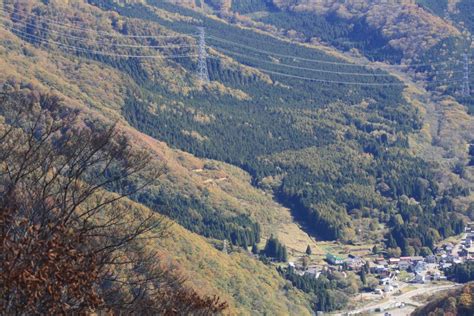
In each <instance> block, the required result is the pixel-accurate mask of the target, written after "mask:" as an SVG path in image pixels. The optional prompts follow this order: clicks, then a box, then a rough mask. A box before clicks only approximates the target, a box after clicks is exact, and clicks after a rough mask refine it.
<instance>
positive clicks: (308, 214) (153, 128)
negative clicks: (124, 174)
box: [91, 0, 463, 253]
mask: <svg viewBox="0 0 474 316" xmlns="http://www.w3.org/2000/svg"><path fill="white" fill-rule="evenodd" d="M91 3H94V4H96V5H99V6H101V7H103V8H106V9H114V10H117V11H118V12H120V13H121V14H124V15H127V16H132V17H135V16H136V17H138V16H140V17H141V18H143V19H147V20H152V21H155V22H158V23H160V24H163V25H165V26H167V27H169V28H171V29H174V30H176V31H180V32H193V29H192V28H190V27H189V26H187V25H184V24H183V23H178V22H173V21H168V20H165V19H163V18H161V17H160V16H159V15H156V14H155V13H153V12H151V11H150V10H148V8H146V7H144V6H141V5H127V6H116V5H115V4H114V3H113V2H110V1H96V0H94V1H91ZM151 3H152V4H153V5H154V6H156V7H157V8H160V9H164V10H167V11H169V12H173V13H177V14H180V15H184V16H189V17H192V18H194V19H196V20H199V21H201V22H200V23H201V25H203V26H205V27H206V29H207V30H208V33H209V42H210V45H211V46H212V47H213V48H215V49H217V50H219V49H222V50H223V51H224V52H226V54H229V55H230V56H232V57H233V58H234V59H236V60H238V61H239V62H241V63H243V64H247V65H250V66H253V67H256V68H257V69H264V70H268V71H275V72H278V71H281V69H280V68H279V66H278V65H276V64H272V63H267V62H265V59H266V58H269V57H271V56H269V55H268V54H272V53H273V54H276V56H280V55H282V54H285V55H288V56H290V55H291V56H298V58H301V59H299V60H298V61H297V62H295V60H292V59H291V58H289V57H280V58H279V59H280V60H281V62H285V63H287V64H289V65H291V64H293V65H294V66H298V67H300V68H301V67H303V68H305V66H306V67H311V66H313V67H314V65H311V64H310V62H309V61H305V60H306V59H308V58H312V59H315V58H318V59H320V60H324V61H327V62H336V63H337V61H338V60H337V59H335V58H334V57H330V56H328V55H326V54H324V53H322V52H319V51H315V50H312V49H309V48H305V47H302V46H297V45H287V44H286V43H285V42H283V41H280V40H277V39H275V38H272V37H269V36H265V35H263V34H258V33H254V32H250V31H247V30H244V29H239V28H235V27H233V26H231V25H228V24H225V23H222V22H219V21H217V20H214V19H210V18H207V17H205V16H203V15H200V14H199V13H197V12H195V11H191V10H187V9H185V8H182V7H179V6H174V5H171V4H168V3H165V2H155V1H152V2H151ZM223 38H232V39H233V41H234V42H238V43H240V44H239V45H245V46H249V47H250V49H252V47H253V48H254V49H255V50H253V51H252V53H249V52H248V48H245V47H243V46H236V45H234V44H233V43H230V42H225V41H222V40H220V39H223ZM263 42H265V50H266V51H268V52H267V53H263V52H260V51H257V50H256V49H257V47H258V43H263ZM244 53H245V55H244ZM252 55H253V56H252ZM249 57H253V58H252V59H250V58H249ZM124 62H125V64H124ZM179 63H180V64H181V65H182V66H183V67H185V68H187V69H189V70H193V69H195V67H196V66H195V64H194V63H193V62H192V61H191V60H186V59H184V60H180V61H179ZM111 65H113V66H114V67H119V68H120V67H123V65H127V61H119V62H118V63H117V62H114V63H111ZM335 67H336V68H337V70H338V71H340V72H354V69H355V68H354V66H352V65H350V64H345V63H341V64H338V65H330V64H322V65H320V68H321V69H323V70H324V69H326V70H330V69H334V68H335ZM356 69H357V70H358V71H359V72H361V71H363V72H364V73H365V74H366V75H367V76H364V80H365V81H366V82H367V83H375V82H377V83H386V84H393V85H391V86H377V85H373V86H364V87H362V86H357V85H339V89H334V84H330V83H317V84H315V83H314V82H311V81H305V80H298V79H293V78H286V77H280V76H278V75H274V76H273V75H272V76H271V77H272V80H271V82H268V81H264V80H262V77H261V76H260V75H249V74H248V73H245V72H244V71H243V70H242V69H239V68H235V67H233V68H229V67H228V66H227V65H226V63H225V62H224V61H222V60H219V59H214V58H212V59H209V60H208V70H209V75H210V78H211V82H214V81H219V82H221V83H223V84H225V85H226V86H228V87H231V88H233V89H236V90H239V91H242V92H244V93H245V94H246V95H248V97H247V98H244V99H242V98H236V97H235V96H232V95H221V96H219V97H216V96H214V95H212V94H210V93H209V92H207V91H195V92H191V93H190V94H188V95H183V94H180V93H175V92H171V91H169V90H168V89H166V88H165V87H161V86H159V85H156V84H154V85H153V86H150V85H147V84H146V83H144V84H143V85H142V89H141V90H140V91H130V93H129V98H128V100H127V103H126V105H125V107H124V112H123V113H124V116H125V117H126V118H127V119H128V120H129V122H130V123H131V124H132V125H133V126H135V127H136V128H138V129H139V130H141V131H143V132H145V133H147V134H149V135H152V136H153V137H156V138H157V139H160V140H164V141H166V142H167V143H169V144H170V145H172V146H175V147H177V148H179V149H183V150H185V151H188V152H191V153H193V154H195V155H197V156H199V157H206V158H212V159H217V160H221V161H225V162H229V163H232V164H235V165H237V166H240V167H242V168H244V169H245V170H247V171H248V172H249V173H250V174H251V175H252V176H253V179H254V183H255V185H257V186H259V187H261V188H264V189H268V190H272V191H273V192H274V193H275V194H276V196H277V198H278V199H279V200H280V201H281V202H282V203H284V204H285V205H288V206H291V208H292V210H293V212H294V215H295V217H296V218H297V219H298V220H300V221H302V222H304V223H305V224H306V225H307V227H308V229H309V230H311V231H312V233H314V234H315V235H317V236H319V237H320V238H323V239H341V240H345V241H351V240H354V239H355V238H356V237H355V230H354V227H353V226H352V223H351V217H352V216H356V214H359V215H357V216H369V214H370V213H371V212H373V211H375V213H376V214H377V215H376V217H377V218H378V220H379V221H380V222H381V223H386V224H387V225H389V227H391V228H392V229H391V230H390V232H389V238H387V240H388V246H389V247H390V248H393V249H394V250H396V249H398V248H400V250H401V252H402V253H412V252H414V253H418V252H419V251H420V249H421V248H422V247H423V246H428V247H433V244H434V242H436V241H437V240H439V239H440V238H443V237H448V236H450V235H452V234H455V233H457V232H459V231H460V230H461V229H462V227H463V223H462V221H461V220H460V219H459V218H457V217H456V216H452V215H451V212H453V211H454V209H453V206H452V203H450V202H449V201H450V198H453V197H454V196H449V195H448V196H444V193H441V192H439V190H438V188H437V185H436V183H435V181H434V173H433V171H432V168H433V166H431V165H430V164H428V163H426V162H425V161H423V160H422V159H419V158H415V157H413V156H412V155H411V154H409V152H408V150H407V148H408V143H407V135H408V133H411V132H415V131H417V130H418V129H419V128H420V127H421V121H420V115H419V113H417V110H416V109H414V108H412V107H410V106H408V105H407V103H406V101H405V100H404V99H403V97H402V95H401V92H402V87H401V86H397V84H398V83H399V82H398V81H397V80H396V79H394V78H392V77H386V76H385V77H379V75H381V74H384V73H383V72H381V71H378V72H374V71H373V70H368V69H363V68H360V67H359V68H356ZM124 70H125V71H130V72H131V75H132V76H134V77H136V78H140V77H142V75H141V73H142V72H141V71H140V68H139V67H124ZM285 72H286V73H288V72H289V73H293V74H294V75H305V76H308V77H313V78H314V74H313V73H311V72H310V71H307V70H301V69H298V70H296V69H295V70H286V71H285ZM305 72H306V73H305ZM382 78H383V79H382ZM318 79H324V80H341V79H344V78H343V77H341V75H339V74H333V73H324V75H323V76H319V77H318ZM145 81H146V80H145ZM288 87H291V88H290V89H291V90H292V93H288ZM334 100H338V101H337V102H335V101H334ZM163 102H168V103H169V104H176V105H177V106H175V107H174V108H173V110H166V109H165V110H161V111H158V112H153V113H152V112H150V111H149V107H148V104H153V103H158V104H160V103H161V104H162V103H163ZM180 104H186V107H183V106H182V105H180ZM190 109H193V110H190ZM196 112H201V113H205V115H207V116H208V117H212V119H211V120H207V121H206V122H201V121H197V120H196V119H195V114H194V113H196ZM183 131H187V132H186V133H183ZM191 131H192V133H191ZM193 135H194V136H193ZM349 158H350V159H349ZM328 162H330V163H328ZM140 201H141V202H144V203H145V204H147V205H150V206H152V205H153V204H154V203H156V202H157V201H156V200H153V198H149V197H145V196H142V197H140ZM412 201H416V202H415V204H416V205H412V204H413V202H412ZM183 203H184V205H187V206H191V205H193V204H192V203H194V202H192V201H182V202H179V203H174V204H176V205H180V204H183ZM199 209H202V210H201V211H200V212H204V210H205V209H206V208H202V207H199ZM367 210H372V211H371V212H368V211H367ZM206 212H208V213H209V212H210V213H209V214H212V211H211V210H209V211H206ZM397 213H400V214H402V220H401V221H400V220H398V221H394V220H393V218H394V215H395V214H397ZM170 214H171V215H172V217H173V218H175V219H177V220H178V221H180V222H182V223H183V225H185V226H187V227H189V228H190V229H193V228H192V227H196V228H194V229H195V231H197V232H201V233H204V234H205V235H208V236H213V237H216V238H229V237H231V236H230V235H229V233H224V232H222V229H219V228H218V227H224V230H226V229H228V228H229V227H236V228H235V233H234V235H233V236H234V237H233V238H232V237H231V238H229V239H231V240H232V241H233V242H235V243H237V244H241V245H251V244H252V242H253V241H255V240H258V234H256V232H257V231H258V229H257V228H255V227H256V226H255V225H254V224H252V223H251V222H250V221H249V220H245V219H244V218H240V219H239V218H236V219H230V221H232V222H235V223H236V224H237V226H234V225H233V224H232V225H229V224H225V221H224V222H222V223H213V221H206V220H204V221H203V222H202V224H199V223H198V222H197V221H196V220H193V221H192V222H191V223H188V224H187V223H186V222H187V221H188V220H189V219H188V218H184V217H180V216H179V215H178V214H180V211H179V209H177V210H176V211H174V212H171V213H170ZM203 214H204V213H203ZM204 218H205V217H204ZM199 221H202V219H199ZM432 225H435V227H437V228H440V231H439V233H434V232H433V228H432ZM204 226H206V228H204ZM199 227H202V228H199ZM239 227H240V228H239ZM219 231H221V232H219ZM236 236H240V237H236ZM238 239H240V241H239V240H238Z"/></svg>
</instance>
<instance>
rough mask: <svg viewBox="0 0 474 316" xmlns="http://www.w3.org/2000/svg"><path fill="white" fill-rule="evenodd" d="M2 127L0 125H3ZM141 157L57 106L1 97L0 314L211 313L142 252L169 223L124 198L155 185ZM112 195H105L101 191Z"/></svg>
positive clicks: (41, 99)
mask: <svg viewBox="0 0 474 316" xmlns="http://www.w3.org/2000/svg"><path fill="white" fill-rule="evenodd" d="M2 120H3V121H2ZM150 161H151V156H150V154H149V153H147V152H146V151H137V150H136V149H133V148H132V146H130V144H129V141H128V139H127V138H126V137H125V136H124V135H123V134H121V133H119V132H118V131H117V129H116V127H115V126H114V125H110V126H103V124H102V125H101V124H100V123H99V122H95V121H92V120H89V121H87V120H85V119H83V118H82V117H81V113H79V112H78V111H76V110H72V109H71V108H68V107H65V106H63V105H62V104H61V102H60V100H59V99H58V98H57V97H54V96H49V95H41V94H39V93H34V92H32V93H24V92H21V91H16V92H8V93H2V94H1V95H0V212H1V213H0V225H1V235H0V242H1V254H0V260H1V271H0V272H1V276H0V291H1V292H0V296H1V297H0V303H1V305H0V308H1V310H2V311H3V312H5V313H7V314H10V313H11V314H30V313H35V314H57V313H74V312H79V313H87V312H88V311H106V312H112V313H114V312H117V311H121V312H122V311H125V312H126V311H129V312H137V311H141V313H144V314H146V313H151V314H156V313H159V314H184V313H192V314H203V315H206V314H213V313H218V312H220V311H222V310H223V309H225V308H226V304H225V303H221V302H219V299H218V298H216V297H212V298H211V297H204V298H203V297H200V296H199V295H197V294H196V293H195V292H194V291H192V290H190V289H188V288H187V287H185V286H184V285H183V283H184V282H183V280H182V279H181V278H179V276H175V275H173V274H172V273H171V271H170V269H169V267H166V266H163V265H161V264H160V260H159V259H160V258H159V257H158V256H157V255H156V254H155V253H150V252H149V251H147V250H146V246H145V245H146V242H145V240H148V239H153V238H160V237H162V235H163V233H164V232H165V231H166V228H167V226H168V225H169V223H168V222H167V221H165V220H164V219H163V217H161V216H159V215H157V214H156V213H147V212H144V211H143V210H142V209H140V208H139V207H136V206H134V204H133V203H131V202H128V203H122V202H123V199H124V198H126V197H128V196H130V195H132V194H134V193H136V192H137V191H139V190H141V189H142V188H144V187H145V186H147V185H149V184H150V183H151V182H153V181H156V179H157V178H158V177H159V176H160V174H161V173H162V171H163V169H162V168H156V167H153V164H151V163H150ZM111 188H113V189H115V191H116V192H119V193H110V192H108V191H106V190H107V189H111Z"/></svg>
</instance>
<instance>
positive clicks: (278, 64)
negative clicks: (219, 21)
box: [215, 48, 393, 77]
mask: <svg viewBox="0 0 474 316" xmlns="http://www.w3.org/2000/svg"><path fill="white" fill-rule="evenodd" d="M215 49H217V50H219V51H223V52H226V53H228V54H231V55H236V56H241V57H244V58H247V59H250V60H255V61H259V62H263V63H267V64H272V65H276V66H282V67H286V68H292V69H299V70H308V71H313V72H321V73H329V74H337V75H353V76H367V77H393V75H391V74H386V73H360V72H339V71H330V70H323V69H314V68H308V67H299V66H293V65H288V64H285V63H277V62H272V61H268V60H263V59H260V58H255V57H252V56H248V55H245V54H240V53H236V52H233V51H230V50H227V49H223V48H215Z"/></svg>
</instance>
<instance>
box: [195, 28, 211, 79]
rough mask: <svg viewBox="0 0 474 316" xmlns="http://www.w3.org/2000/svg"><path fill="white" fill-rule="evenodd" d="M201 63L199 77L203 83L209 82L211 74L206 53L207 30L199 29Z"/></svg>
mask: <svg viewBox="0 0 474 316" xmlns="http://www.w3.org/2000/svg"><path fill="white" fill-rule="evenodd" d="M198 29H199V61H198V76H199V79H200V80H201V82H209V73H208V72H207V51H206V30H205V29H204V28H203V27H199V28H198Z"/></svg>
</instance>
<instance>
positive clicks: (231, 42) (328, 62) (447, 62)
mask: <svg viewBox="0 0 474 316" xmlns="http://www.w3.org/2000/svg"><path fill="white" fill-rule="evenodd" d="M209 38H211V39H214V40H216V41H219V42H223V43H228V44H232V45H235V46H239V47H242V48H246V49H248V50H251V51H254V52H257V53H262V54H267V55H270V56H277V57H283V58H290V59H295V60H302V61H308V62H314V63H321V64H332V65H345V66H353V67H367V66H371V64H370V63H367V64H363V65H359V64H354V63H344V62H332V61H327V60H320V59H311V58H303V57H297V56H293V55H285V54H278V53H274V52H270V51H267V50H262V49H258V48H254V47H251V46H248V45H243V44H240V43H236V42H233V41H229V40H225V39H222V38H219V37H216V36H209ZM450 63H453V62H450V61H445V62H439V63H430V64H410V65H377V66H383V67H391V68H393V67H402V68H405V67H414V66H417V67H421V66H434V65H447V64H450ZM455 63H457V61H456V62H455Z"/></svg>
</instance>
